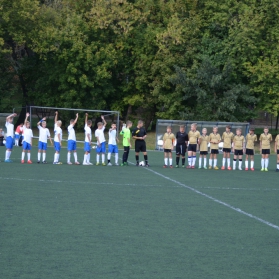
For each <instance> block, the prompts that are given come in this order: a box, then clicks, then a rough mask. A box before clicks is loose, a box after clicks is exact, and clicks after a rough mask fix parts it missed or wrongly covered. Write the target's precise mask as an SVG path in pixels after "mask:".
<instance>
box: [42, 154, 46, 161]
mask: <svg viewBox="0 0 279 279" xmlns="http://www.w3.org/2000/svg"><path fill="white" fill-rule="evenodd" d="M45 160H46V153H43V161H45Z"/></svg>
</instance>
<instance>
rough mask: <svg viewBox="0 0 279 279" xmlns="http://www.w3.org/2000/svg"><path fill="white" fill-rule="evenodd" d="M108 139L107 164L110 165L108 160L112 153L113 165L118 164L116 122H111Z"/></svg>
mask: <svg viewBox="0 0 279 279" xmlns="http://www.w3.org/2000/svg"><path fill="white" fill-rule="evenodd" d="M108 134H109V141H108V166H112V163H111V162H110V159H111V154H112V153H114V156H115V165H116V166H118V146H117V143H118V142H119V140H118V138H117V131H116V124H115V123H112V124H111V128H110V129H109V132H108Z"/></svg>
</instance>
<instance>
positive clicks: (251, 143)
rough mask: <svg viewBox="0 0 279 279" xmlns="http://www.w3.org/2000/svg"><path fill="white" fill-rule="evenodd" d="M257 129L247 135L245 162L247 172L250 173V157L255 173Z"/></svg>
mask: <svg viewBox="0 0 279 279" xmlns="http://www.w3.org/2000/svg"><path fill="white" fill-rule="evenodd" d="M254 132H255V129H254V128H251V129H250V130H249V133H248V134H247V135H246V150H245V154H246V160H245V170H246V171H248V165H249V161H248V159H249V156H250V164H251V171H254V148H255V142H256V141H257V135H255V133H254Z"/></svg>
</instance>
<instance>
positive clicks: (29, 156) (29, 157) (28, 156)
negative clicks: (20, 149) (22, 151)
mask: <svg viewBox="0 0 279 279" xmlns="http://www.w3.org/2000/svg"><path fill="white" fill-rule="evenodd" d="M27 159H28V161H30V159H31V153H30V152H28V153H27Z"/></svg>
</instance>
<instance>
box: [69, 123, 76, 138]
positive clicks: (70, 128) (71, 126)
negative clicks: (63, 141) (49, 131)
mask: <svg viewBox="0 0 279 279" xmlns="http://www.w3.org/2000/svg"><path fill="white" fill-rule="evenodd" d="M68 140H73V141H77V138H76V132H75V129H74V126H73V125H72V124H71V125H69V126H68Z"/></svg>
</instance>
